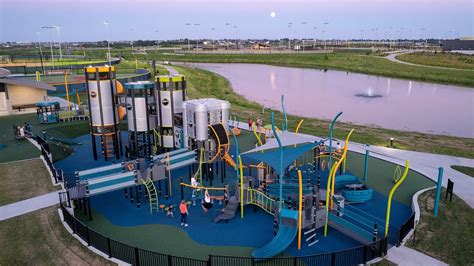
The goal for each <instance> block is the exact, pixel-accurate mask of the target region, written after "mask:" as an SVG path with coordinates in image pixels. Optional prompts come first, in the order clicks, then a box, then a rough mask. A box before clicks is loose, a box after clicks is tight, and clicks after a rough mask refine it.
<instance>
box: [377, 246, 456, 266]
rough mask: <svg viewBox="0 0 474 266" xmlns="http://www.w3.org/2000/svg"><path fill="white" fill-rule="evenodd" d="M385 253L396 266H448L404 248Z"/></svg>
mask: <svg viewBox="0 0 474 266" xmlns="http://www.w3.org/2000/svg"><path fill="white" fill-rule="evenodd" d="M387 253H388V254H387V257H386V258H387V259H388V260H389V261H391V262H394V263H396V264H398V265H448V264H446V263H444V262H442V261H439V260H437V259H434V258H432V257H430V256H428V255H425V254H423V253H421V252H418V251H416V250H414V249H411V248H407V247H405V246H399V247H391V248H390V249H389V250H388V251H387Z"/></svg>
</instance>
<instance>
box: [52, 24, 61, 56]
mask: <svg viewBox="0 0 474 266" xmlns="http://www.w3.org/2000/svg"><path fill="white" fill-rule="evenodd" d="M53 28H55V29H56V33H57V34H58V46H59V58H60V59H61V60H62V59H63V51H62V49H61V40H60V39H59V28H61V27H59V26H53Z"/></svg>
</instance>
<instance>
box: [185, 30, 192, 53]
mask: <svg viewBox="0 0 474 266" xmlns="http://www.w3.org/2000/svg"><path fill="white" fill-rule="evenodd" d="M185 25H186V26H191V23H186V24H185ZM189 35H190V34H189ZM189 37H190V36H188V51H189V50H191V44H190V43H189Z"/></svg>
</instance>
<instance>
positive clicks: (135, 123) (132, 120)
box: [125, 81, 156, 158]
mask: <svg viewBox="0 0 474 266" xmlns="http://www.w3.org/2000/svg"><path fill="white" fill-rule="evenodd" d="M154 88H155V86H154V84H153V83H152V82H149V81H141V82H131V83H126V84H125V89H126V91H127V92H126V99H125V102H126V108H127V125H128V146H127V147H128V148H127V149H128V152H127V153H126V154H128V155H129V157H130V158H140V157H142V158H143V157H147V156H150V155H152V150H153V149H152V148H153V129H154V128H155V125H156V121H155V119H153V118H151V117H153V116H156V105H155V95H154V91H155V89H154Z"/></svg>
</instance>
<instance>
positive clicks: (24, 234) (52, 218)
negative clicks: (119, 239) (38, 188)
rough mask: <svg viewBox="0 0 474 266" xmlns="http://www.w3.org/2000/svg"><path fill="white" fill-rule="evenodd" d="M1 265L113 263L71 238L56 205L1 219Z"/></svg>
mask: <svg viewBox="0 0 474 266" xmlns="http://www.w3.org/2000/svg"><path fill="white" fill-rule="evenodd" d="M0 228H1V230H0V265H113V264H112V263H111V262H109V261H107V260H105V259H104V258H102V257H100V256H98V255H96V254H94V253H92V252H91V251H89V250H88V249H87V248H86V247H84V246H83V245H82V244H81V243H80V242H79V241H77V240H76V239H74V237H72V236H71V235H70V234H69V233H68V232H67V231H66V229H65V228H64V226H63V225H62V224H61V221H60V219H59V216H58V212H57V207H50V208H46V209H42V210H38V211H35V212H32V213H28V214H25V215H22V216H18V217H15V218H11V219H8V220H5V221H1V222H0Z"/></svg>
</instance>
